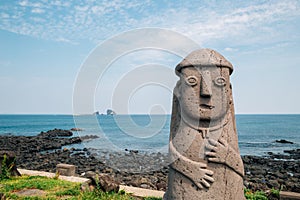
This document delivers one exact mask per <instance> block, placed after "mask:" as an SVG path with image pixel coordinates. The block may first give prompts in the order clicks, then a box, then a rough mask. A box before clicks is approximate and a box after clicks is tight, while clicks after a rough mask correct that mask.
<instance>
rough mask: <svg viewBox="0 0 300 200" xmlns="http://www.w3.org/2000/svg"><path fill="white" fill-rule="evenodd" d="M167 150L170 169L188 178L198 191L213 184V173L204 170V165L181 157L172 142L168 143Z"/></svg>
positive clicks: (205, 165)
mask: <svg viewBox="0 0 300 200" xmlns="http://www.w3.org/2000/svg"><path fill="white" fill-rule="evenodd" d="M169 148H170V159H171V162H172V163H171V165H170V167H172V168H173V169H174V170H176V171H178V172H180V173H181V174H183V175H184V176H186V177H188V178H189V179H190V180H191V181H192V182H193V183H194V184H195V185H196V186H197V187H198V188H199V189H202V188H203V186H204V187H207V188H208V187H210V183H209V182H214V179H213V178H212V175H213V171H211V170H208V169H206V167H207V164H206V163H202V162H196V161H193V160H190V159H188V158H186V157H185V156H183V155H181V154H180V153H179V152H178V151H177V150H176V148H175V147H174V145H173V143H172V142H170V145H169Z"/></svg>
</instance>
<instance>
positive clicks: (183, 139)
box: [164, 49, 245, 200]
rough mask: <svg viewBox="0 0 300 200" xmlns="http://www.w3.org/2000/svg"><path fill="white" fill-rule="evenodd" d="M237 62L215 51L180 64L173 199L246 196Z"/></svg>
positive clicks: (174, 111)
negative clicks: (234, 84)
mask: <svg viewBox="0 0 300 200" xmlns="http://www.w3.org/2000/svg"><path fill="white" fill-rule="evenodd" d="M232 71H233V66H232V64H231V63H230V62H228V61H227V60H226V59H225V58H224V57H223V56H222V55H220V54H219V53H218V52H216V51H214V50H211V49H200V50H196V51H194V52H192V53H191V54H189V55H188V56H187V57H186V58H185V59H184V60H183V61H182V62H181V63H179V64H178V65H177V66H176V74H177V75H178V76H179V77H180V80H179V81H178V82H177V85H176V87H175V89H174V92H173V94H174V95H173V108H172V119H171V130H170V143H169V158H170V160H171V164H170V168H169V175H168V190H167V192H166V194H165V196H164V199H167V200H179V199H180V200H183V199H185V200H194V199H197V200H199V199H203V200H209V199H214V200H219V199H224V200H243V199H245V197H244V187H243V176H244V167H243V162H242V159H241V157H240V153H239V148H238V138H237V131H236V125H235V116H234V106H233V99H232V90H231V84H230V80H229V76H230V75H231V73H232Z"/></svg>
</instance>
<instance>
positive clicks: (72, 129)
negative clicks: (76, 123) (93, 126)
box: [70, 128, 83, 131]
mask: <svg viewBox="0 0 300 200" xmlns="http://www.w3.org/2000/svg"><path fill="white" fill-rule="evenodd" d="M70 131H83V129H81V128H71V129H70Z"/></svg>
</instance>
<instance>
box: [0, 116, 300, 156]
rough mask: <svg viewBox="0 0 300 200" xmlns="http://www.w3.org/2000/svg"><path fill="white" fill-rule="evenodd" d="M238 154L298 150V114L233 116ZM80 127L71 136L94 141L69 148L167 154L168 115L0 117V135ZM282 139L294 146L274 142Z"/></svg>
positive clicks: (260, 154) (264, 153) (262, 154)
mask: <svg viewBox="0 0 300 200" xmlns="http://www.w3.org/2000/svg"><path fill="white" fill-rule="evenodd" d="M236 122H237V130H238V136H239V147H240V152H241V154H242V155H259V156H264V155H266V153H267V152H274V153H283V150H288V149H296V148H300V115H236ZM74 127H77V128H81V129H83V131H78V132H76V131H75V132H74V136H78V135H79V136H83V135H97V136H99V138H98V139H94V140H90V141H86V142H84V143H83V144H77V145H73V147H76V148H77V147H78V148H83V147H87V148H92V149H95V150H107V151H110V150H118V151H120V150H121V151H124V149H126V148H127V149H134V150H139V151H142V152H163V153H166V152H167V148H168V141H169V127H170V116H169V115H151V116H149V115H115V116H107V115H98V116H95V115H83V116H73V115H0V135H25V136H34V135H37V134H39V133H40V132H41V131H48V130H51V129H54V128H59V129H71V128H74ZM280 139H285V140H289V141H292V142H294V144H281V143H276V142H275V140H280Z"/></svg>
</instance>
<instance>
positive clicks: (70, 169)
mask: <svg viewBox="0 0 300 200" xmlns="http://www.w3.org/2000/svg"><path fill="white" fill-rule="evenodd" d="M75 168H76V167H75V165H68V164H63V163H60V164H57V165H56V172H57V173H59V175H63V176H75Z"/></svg>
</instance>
